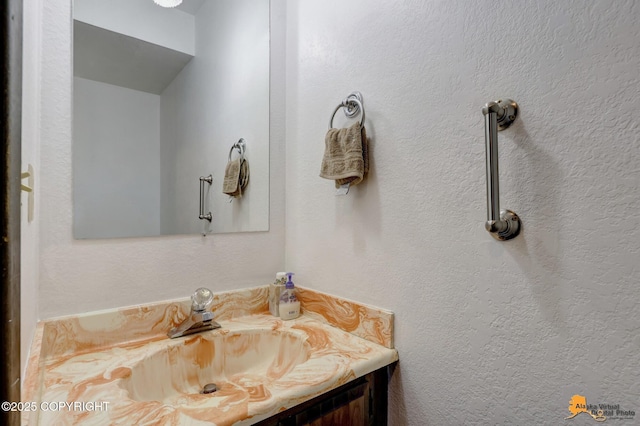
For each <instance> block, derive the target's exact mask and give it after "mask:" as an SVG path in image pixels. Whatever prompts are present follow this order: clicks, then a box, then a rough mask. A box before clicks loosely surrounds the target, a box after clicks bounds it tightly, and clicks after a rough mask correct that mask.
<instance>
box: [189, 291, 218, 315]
mask: <svg viewBox="0 0 640 426" xmlns="http://www.w3.org/2000/svg"><path fill="white" fill-rule="evenodd" d="M212 302H213V293H212V292H211V290H209V289H208V288H204V287H200V288H199V289H197V290H196V291H195V293H193V294H192V295H191V309H192V310H193V311H195V312H202V311H204V310H206V309H207V308H208V307H209V306H211V303H212Z"/></svg>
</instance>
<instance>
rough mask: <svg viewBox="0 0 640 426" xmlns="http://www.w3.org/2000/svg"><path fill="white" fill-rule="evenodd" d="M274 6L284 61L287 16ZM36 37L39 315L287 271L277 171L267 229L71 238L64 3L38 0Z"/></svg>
mask: <svg viewBox="0 0 640 426" xmlns="http://www.w3.org/2000/svg"><path fill="white" fill-rule="evenodd" d="M281 3H282V2H281V1H274V8H273V9H272V14H273V19H274V21H273V22H274V25H275V26H276V28H280V30H279V32H278V31H276V36H275V38H274V39H273V43H274V44H273V45H272V49H273V51H274V58H276V59H275V60H276V61H280V62H281V61H282V57H283V48H284V47H283V42H284V41H283V40H284V38H283V37H284V29H283V27H284V23H283V19H284V12H283V11H282V6H283V5H281ZM42 21H43V34H42V74H41V76H42V105H41V111H42V114H41V115H42V117H41V134H42V135H43V136H42V143H41V148H40V149H41V172H40V174H41V180H40V182H41V209H40V215H39V220H40V232H39V235H40V241H39V243H40V262H39V269H40V272H39V297H38V300H39V316H40V318H48V317H52V316H57V315H63V314H71V313H77V312H86V311H92V310H97V309H103V308H110V307H117V306H124V305H131V304H136V303H146V302H150V301H157V300H163V299H171V298H177V297H185V296H187V295H189V294H191V292H193V290H195V289H196V288H197V287H199V286H201V285H204V286H208V287H209V288H211V289H212V290H214V291H220V290H228V289H234V288H243V287H252V286H255V285H258V284H264V283H267V282H270V281H272V279H273V274H274V272H275V271H279V270H282V268H283V267H284V251H283V249H282V248H283V247H284V175H283V174H282V173H277V172H276V173H272V174H271V177H270V194H271V197H270V213H271V214H270V223H269V231H268V232H258V233H242V234H220V235H210V236H207V237H206V238H203V237H201V236H199V235H189V236H173V237H160V238H157V237H156V238H129V239H113V240H87V241H78V240H74V239H73V236H72V209H73V207H72V176H71V170H72V169H71V159H72V151H71V147H72V138H71V133H72V125H71V85H72V70H71V56H70V55H71V54H70V52H71V49H70V47H71V7H70V3H69V1H68V0H51V1H46V2H44V10H43V17H42ZM271 88H272V96H271V99H270V103H271V104H270V107H271V111H273V114H272V115H271V118H270V139H271V144H270V159H271V160H270V161H271V163H270V168H271V170H275V171H277V170H283V169H284V68H283V67H282V66H281V65H279V64H276V65H274V66H273V67H272V75H271Z"/></svg>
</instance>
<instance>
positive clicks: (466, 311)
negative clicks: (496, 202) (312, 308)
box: [286, 0, 640, 426]
mask: <svg viewBox="0 0 640 426" xmlns="http://www.w3.org/2000/svg"><path fill="white" fill-rule="evenodd" d="M636 6H637V4H636V2H634V1H632V0H627V1H616V2H613V1H607V0H599V1H589V2H583V1H562V2H558V1H542V0H540V1H535V2H531V1H524V0H519V1H509V2H506V1H501V2H495V1H485V0H482V1H475V2H468V1H463V0H447V1H430V2H416V1H401V2H389V1H381V0H375V1H373V2H371V1H365V0H353V1H349V2H344V1H336V0H329V1H327V0H309V1H304V2H298V1H289V2H287V7H288V9H287V14H288V18H287V24H288V25H287V31H288V34H287V133H286V138H287V176H286V193H287V216H286V217H287V220H286V229H287V237H286V253H287V254H286V259H287V263H286V264H287V269H288V270H293V271H295V272H296V274H297V275H296V277H297V280H296V282H297V283H298V284H300V285H305V286H309V287H312V288H315V289H319V290H322V291H326V292H329V293H333V294H338V295H341V296H344V297H348V298H351V299H355V300H358V301H361V302H366V303H371V304H374V305H377V306H381V307H385V308H388V309H391V310H392V311H394V312H395V313H396V318H395V324H396V335H395V338H396V345H397V348H398V350H399V353H400V364H399V368H398V369H397V371H396V372H395V375H394V377H393V381H392V385H391V388H390V424H391V425H405V424H410V425H416V426H418V425H420V426H423V425H461V424H511V425H513V424H519V425H531V424H549V425H556V424H560V423H561V422H562V421H563V420H562V419H563V418H564V417H566V416H567V415H569V412H568V411H567V407H568V404H569V399H570V397H571V396H572V395H573V394H581V395H585V396H587V401H588V402H589V403H594V404H595V403H610V404H620V405H621V407H623V408H624V407H627V409H632V410H635V411H636V413H639V412H640V405H639V401H640V398H639V396H640V370H639V369H638V365H640V337H638V334H639V331H640V329H639V328H638V327H639V325H640V305H638V299H639V297H640V286H639V284H640V269H638V267H637V263H638V253H639V252H640V194H639V193H638V187H639V186H640V169H639V168H638V164H640V137H639V134H640V126H639V125H640V123H639V121H638V111H639V110H640V96H639V95H640V75H639V74H638V69H640V33H639V32H638V31H637V23H638V21H640V8H638V7H636ZM353 90H359V91H361V92H362V94H363V96H364V105H365V108H366V118H367V130H368V132H369V135H370V137H371V152H372V159H371V172H370V174H369V177H368V179H367V180H366V181H365V182H364V183H363V184H361V185H359V186H357V187H354V188H353V189H352V190H351V192H350V193H349V195H348V196H346V197H342V198H339V197H336V196H334V192H335V190H334V188H333V183H331V182H329V181H326V180H324V179H321V178H319V177H318V173H319V169H320V161H321V158H322V153H323V148H324V143H323V140H324V135H325V132H326V130H327V121H328V120H329V116H330V114H331V112H332V111H333V109H334V108H335V106H336V105H337V104H338V103H339V102H340V101H341V100H342V99H343V98H344V97H345V96H347V94H349V92H351V91H353ZM500 97H511V98H513V99H514V100H516V101H517V102H518V103H519V104H520V106H521V115H520V118H519V119H518V120H517V122H516V123H515V124H514V126H512V128H510V129H508V130H507V131H504V132H501V133H500V135H499V137H500V150H501V152H500V174H501V175H500V177H501V179H500V184H501V189H502V207H503V208H510V209H512V210H514V211H516V212H517V213H518V214H520V215H521V217H522V219H523V223H524V232H523V234H522V235H521V236H519V237H518V238H517V239H515V240H513V241H510V242H498V241H495V240H494V239H493V238H492V237H491V236H490V235H489V234H488V233H487V232H486V231H485V230H484V221H485V215H486V204H485V198H486V196H485V191H486V190H485V164H484V128H483V126H484V124H483V116H482V113H481V109H482V107H483V105H484V104H485V103H486V102H488V101H490V100H495V99H498V98H500ZM339 119H340V120H339ZM341 123H342V124H344V123H346V121H344V115H343V114H341V113H338V115H337V118H336V125H341ZM639 415H640V413H639V414H636V421H638V416H639ZM580 420H581V419H579V418H576V419H575V421H574V422H573V423H575V424H587V423H591V422H593V419H590V418H586V419H582V420H583V421H585V423H579V422H580ZM568 422H569V421H567V424H568ZM573 423H572V424H573ZM625 424H626V423H625Z"/></svg>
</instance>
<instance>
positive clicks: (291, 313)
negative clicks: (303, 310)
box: [278, 272, 300, 320]
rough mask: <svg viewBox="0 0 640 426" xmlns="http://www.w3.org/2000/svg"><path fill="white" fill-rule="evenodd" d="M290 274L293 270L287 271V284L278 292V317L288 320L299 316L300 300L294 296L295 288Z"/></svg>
mask: <svg viewBox="0 0 640 426" xmlns="http://www.w3.org/2000/svg"><path fill="white" fill-rule="evenodd" d="M292 275H293V272H287V284H286V285H285V289H284V290H283V291H282V293H281V294H280V303H279V304H278V310H279V311H280V318H282V319H283V320H290V319H294V318H298V317H299V316H300V301H299V300H298V298H297V297H296V289H295V286H294V285H293V281H292V280H291V276H292Z"/></svg>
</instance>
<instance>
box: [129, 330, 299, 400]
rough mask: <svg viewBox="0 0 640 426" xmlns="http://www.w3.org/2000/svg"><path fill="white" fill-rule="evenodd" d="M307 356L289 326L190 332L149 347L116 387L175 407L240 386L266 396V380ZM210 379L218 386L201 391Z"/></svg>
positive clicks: (136, 397)
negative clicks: (205, 391) (148, 352)
mask: <svg viewBox="0 0 640 426" xmlns="http://www.w3.org/2000/svg"><path fill="white" fill-rule="evenodd" d="M172 343H173V342H172ZM309 356H310V346H309V344H308V343H307V342H306V339H305V337H303V336H301V335H299V334H296V333H293V332H290V331H282V330H272V329H257V330H242V331H235V332H229V331H222V330H216V331H213V332H207V333H202V334H199V335H192V336H188V337H186V338H184V339H180V340H178V341H176V342H175V344H171V345H166V346H163V347H161V348H160V349H158V350H157V351H156V352H152V353H151V354H149V355H147V356H146V357H145V358H143V359H141V360H139V361H137V362H135V363H134V364H132V365H131V367H130V369H131V374H128V375H127V377H125V378H124V379H122V380H121V381H120V383H119V386H120V388H122V389H124V390H126V391H127V392H128V394H129V398H130V399H132V400H136V401H157V402H161V403H163V404H167V405H172V406H174V407H177V406H184V405H191V404H194V403H196V404H197V403H198V402H199V401H202V402H204V400H206V399H208V398H215V397H218V396H230V395H232V394H237V392H238V391H239V390H241V389H242V391H243V393H245V394H247V393H248V395H249V397H250V398H251V399H260V398H262V397H268V396H269V391H268V387H269V384H270V383H272V382H273V381H275V380H278V379H279V378H281V377H283V376H284V375H285V374H287V373H289V372H290V371H291V370H293V369H294V368H295V367H296V366H297V365H299V364H301V363H303V362H305V361H307V360H308V359H309ZM210 383H214V384H215V385H216V387H217V389H218V390H217V391H216V392H214V393H210V394H204V395H203V394H201V391H202V390H203V388H204V386H205V385H207V384H210ZM239 388H241V389H239Z"/></svg>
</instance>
